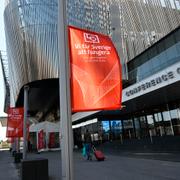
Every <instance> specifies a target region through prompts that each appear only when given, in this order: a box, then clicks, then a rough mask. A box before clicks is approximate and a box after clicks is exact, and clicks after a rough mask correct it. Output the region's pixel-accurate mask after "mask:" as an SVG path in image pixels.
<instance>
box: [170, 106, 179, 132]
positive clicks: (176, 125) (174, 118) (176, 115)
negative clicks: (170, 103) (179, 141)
mask: <svg viewBox="0 0 180 180" xmlns="http://www.w3.org/2000/svg"><path fill="white" fill-rule="evenodd" d="M179 111H180V110H179V109H173V110H171V111H170V115H171V121H172V124H173V129H174V135H180V117H179Z"/></svg>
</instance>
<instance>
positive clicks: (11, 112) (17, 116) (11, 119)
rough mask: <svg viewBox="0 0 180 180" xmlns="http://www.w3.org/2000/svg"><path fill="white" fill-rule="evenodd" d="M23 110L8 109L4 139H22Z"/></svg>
mask: <svg viewBox="0 0 180 180" xmlns="http://www.w3.org/2000/svg"><path fill="white" fill-rule="evenodd" d="M23 119H24V109H23V108H9V109H8V118H7V130H6V137H23Z"/></svg>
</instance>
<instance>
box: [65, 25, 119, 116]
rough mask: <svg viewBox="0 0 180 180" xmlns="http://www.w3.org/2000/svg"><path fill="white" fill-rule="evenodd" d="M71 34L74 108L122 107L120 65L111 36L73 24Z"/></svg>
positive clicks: (81, 109) (109, 108) (70, 28)
mask: <svg viewBox="0 0 180 180" xmlns="http://www.w3.org/2000/svg"><path fill="white" fill-rule="evenodd" d="M68 35H69V49H70V62H71V102H72V111H73V112H77V111H91V110H113V109H120V108H121V96H122V77H121V65H120V59H119V57H118V54H117V51H116V49H115V47H114V45H113V43H112V41H111V39H110V38H109V37H108V36H106V35H103V34H99V33H96V32H92V31H88V30H83V29H79V28H75V27H72V26H69V27H68Z"/></svg>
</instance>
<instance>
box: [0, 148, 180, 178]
mask: <svg viewBox="0 0 180 180" xmlns="http://www.w3.org/2000/svg"><path fill="white" fill-rule="evenodd" d="M104 153H105V156H106V159H105V161H101V162H99V161H97V160H96V159H95V157H94V156H93V160H92V161H87V160H86V159H84V158H83V157H82V155H81V151H80V150H76V151H75V152H74V180H180V170H179V168H180V161H179V160H180V153H178V152H176V153H175V152H167V153H165V152H163V153H161V152H146V153H145V152H122V151H119V152H113V151H112V152H111V151H108V150H104ZM28 158H30V159H32V158H33V159H36V158H47V159H48V165H49V180H60V179H61V152H60V151H56V152H43V153H40V154H37V153H30V154H28ZM20 166H21V164H14V159H13V157H12V156H11V154H10V153H9V152H8V151H5V152H0V180H20Z"/></svg>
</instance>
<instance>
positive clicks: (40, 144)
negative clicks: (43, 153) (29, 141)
mask: <svg viewBox="0 0 180 180" xmlns="http://www.w3.org/2000/svg"><path fill="white" fill-rule="evenodd" d="M43 148H44V131H43V130H40V131H39V132H38V149H43Z"/></svg>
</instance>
